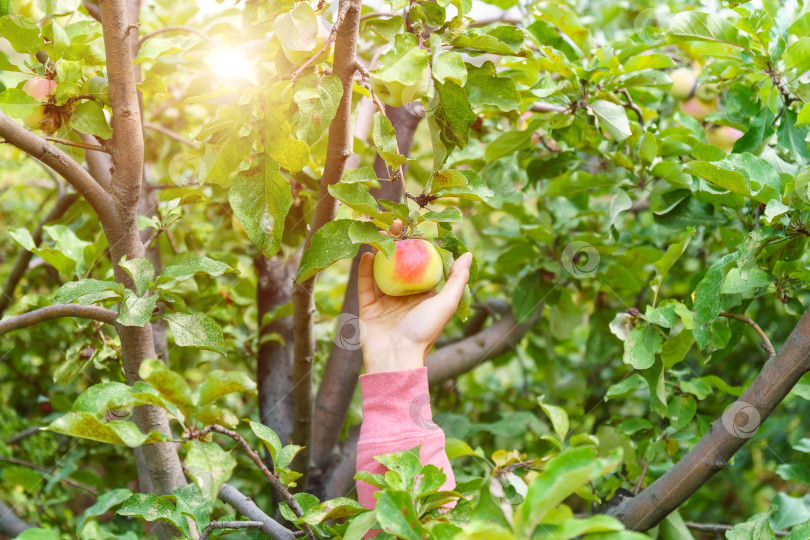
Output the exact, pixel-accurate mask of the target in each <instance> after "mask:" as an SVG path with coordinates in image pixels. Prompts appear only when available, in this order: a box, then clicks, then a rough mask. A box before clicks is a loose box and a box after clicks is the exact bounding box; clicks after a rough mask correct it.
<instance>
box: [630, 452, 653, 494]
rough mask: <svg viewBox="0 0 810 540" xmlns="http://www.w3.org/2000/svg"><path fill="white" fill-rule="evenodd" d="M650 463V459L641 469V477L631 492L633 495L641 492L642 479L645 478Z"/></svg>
mask: <svg viewBox="0 0 810 540" xmlns="http://www.w3.org/2000/svg"><path fill="white" fill-rule="evenodd" d="M651 462H652V460H651V459H648V460H647V461H645V462H644V466H643V467H642V468H641V476H640V477H639V479H638V483H637V484H636V489H634V490H633V495H638V492H639V491H641V486H642V485H644V477H645V476H647V468H648V467H649V466H650V463H651Z"/></svg>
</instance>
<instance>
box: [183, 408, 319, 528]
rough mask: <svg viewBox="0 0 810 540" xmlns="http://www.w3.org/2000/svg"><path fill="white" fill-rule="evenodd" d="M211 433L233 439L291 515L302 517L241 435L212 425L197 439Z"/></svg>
mask: <svg viewBox="0 0 810 540" xmlns="http://www.w3.org/2000/svg"><path fill="white" fill-rule="evenodd" d="M211 432H215V433H219V434H221V435H227V436H228V437H230V438H231V439H233V440H234V441H235V442H236V444H238V445H239V446H240V448H242V451H243V452H244V453H245V454H246V455H247V456H248V457H249V458H250V460H251V461H252V462H253V463H255V464H256V466H257V467H258V468H259V470H260V471H262V474H263V475H264V477H265V478H266V479H267V481H268V482H269V483H270V485H271V486H273V489H274V490H275V491H276V493H278V494H280V495H281V496H282V498H283V499H284V502H285V503H287V506H289V507H290V510H292V511H293V513H295V515H296V516H298V517H301V516H303V515H304V511H303V510H302V509H301V505H299V504H298V501H297V500H295V497H293V496H292V494H291V493H290V492H289V491H288V490H287V486H285V485H284V484H282V483H281V480H279V479H278V476H276V474H275V473H273V472H272V471H270V469H268V468H267V466H266V465H265V464H264V461H262V458H261V457H260V456H259V454H258V453H256V452H255V451H254V450H253V449H252V448H251V447H250V445H249V444H248V443H247V441H246V440H245V439H244V438H243V437H242V436H241V435H239V434H238V433H237V432H235V431H233V430H232V429H228V428H225V427H222V426H220V425H217V424H212V425H210V426H206V427H205V428H203V429H202V430H200V432H199V434H198V435H197V437H199V438H202V437H204V436H205V435H207V434H208V433H211ZM301 528H303V529H304V531H305V532H306V533H307V538H309V539H310V540H315V536H314V535H313V534H312V529H310V527H309V525H307V524H306V523H304V524H303V525H301Z"/></svg>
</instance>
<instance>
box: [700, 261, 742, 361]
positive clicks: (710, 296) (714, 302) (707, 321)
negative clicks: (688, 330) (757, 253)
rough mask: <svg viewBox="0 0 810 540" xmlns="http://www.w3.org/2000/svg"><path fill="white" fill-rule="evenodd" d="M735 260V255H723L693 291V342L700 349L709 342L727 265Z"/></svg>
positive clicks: (717, 312) (717, 311)
mask: <svg viewBox="0 0 810 540" xmlns="http://www.w3.org/2000/svg"><path fill="white" fill-rule="evenodd" d="M736 259H737V254H736V253H729V254H728V255H724V256H723V257H722V258H720V259H719V260H718V261H717V262H715V263H714V264H712V265H711V266H710V267H709V270H708V271H707V272H706V275H705V276H703V279H701V280H700V283H698V285H697V288H696V289H695V330H694V335H695V342H696V343H697V346H698V348H700V349H702V348H704V347H706V345H708V344H709V343H710V342H711V338H712V330H711V324H712V323H713V322H714V320H715V319H716V318H717V316H718V315H719V314H720V311H721V304H720V289H721V288H722V286H723V280H724V278H725V276H726V270H727V267H728V265H729V264H731V263H734V262H735V261H736Z"/></svg>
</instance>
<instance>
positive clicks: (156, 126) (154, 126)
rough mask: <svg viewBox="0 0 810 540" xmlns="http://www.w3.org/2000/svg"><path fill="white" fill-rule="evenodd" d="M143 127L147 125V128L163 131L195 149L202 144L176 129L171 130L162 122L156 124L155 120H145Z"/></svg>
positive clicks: (171, 137)
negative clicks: (161, 123)
mask: <svg viewBox="0 0 810 540" xmlns="http://www.w3.org/2000/svg"><path fill="white" fill-rule="evenodd" d="M143 127H145V128H146V129H151V130H152V131H157V132H158V133H162V134H164V135H166V136H167V137H169V138H170V139H174V140H175V141H177V142H179V143H183V144H185V145H187V146H190V147H191V148H194V149H195V150H197V149H199V148H200V145H199V144H198V143H196V142H194V141H192V140H190V139H187V138H186V137H183V136H182V135H180V134H179V133H175V132H174V131H172V130H170V129H169V128H165V127H163V126H161V125H160V124H155V123H153V122H144V123H143Z"/></svg>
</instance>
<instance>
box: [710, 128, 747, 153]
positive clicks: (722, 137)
mask: <svg viewBox="0 0 810 540" xmlns="http://www.w3.org/2000/svg"><path fill="white" fill-rule="evenodd" d="M743 135H745V134H744V133H743V132H742V131H740V130H739V129H735V128H733V127H730V126H712V127H710V128H708V129H707V130H706V140H707V141H709V144H713V145H715V146H717V147H719V148H722V149H723V151H724V152H725V153H727V154H728V153H730V152H731V150H732V149H733V148H734V143H735V142H737V140H738V139H739V138H740V137H742V136H743Z"/></svg>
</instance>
